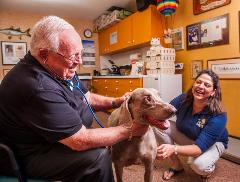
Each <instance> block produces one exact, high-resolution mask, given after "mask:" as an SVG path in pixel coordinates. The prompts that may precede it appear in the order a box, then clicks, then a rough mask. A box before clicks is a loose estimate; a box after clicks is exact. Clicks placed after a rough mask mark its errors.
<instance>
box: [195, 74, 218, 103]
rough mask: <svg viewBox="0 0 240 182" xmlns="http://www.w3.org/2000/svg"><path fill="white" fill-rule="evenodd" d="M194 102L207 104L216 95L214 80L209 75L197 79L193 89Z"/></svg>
mask: <svg viewBox="0 0 240 182" xmlns="http://www.w3.org/2000/svg"><path fill="white" fill-rule="evenodd" d="M192 94H193V97H194V101H202V102H205V101H207V100H208V98H209V97H210V96H213V95H214V94H215V90H214V89H213V81H212V78H211V77H210V76H209V75H208V74H202V75H201V76H199V77H198V78H197V80H196V81H195V82H194V84H193V87H192Z"/></svg>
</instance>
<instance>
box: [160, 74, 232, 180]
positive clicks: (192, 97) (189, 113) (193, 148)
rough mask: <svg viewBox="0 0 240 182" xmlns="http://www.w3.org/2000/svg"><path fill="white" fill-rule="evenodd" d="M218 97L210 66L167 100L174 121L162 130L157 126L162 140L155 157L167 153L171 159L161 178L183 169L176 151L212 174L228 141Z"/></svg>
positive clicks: (196, 167)
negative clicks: (187, 87)
mask: <svg viewBox="0 0 240 182" xmlns="http://www.w3.org/2000/svg"><path fill="white" fill-rule="evenodd" d="M221 100H222V97H221V88H220V85H219V78H218V76H217V75H216V73H214V72H213V71H212V70H203V71H201V72H200V73H198V75H197V77H196V79H195V82H194V84H193V86H192V87H191V88H190V89H189V90H188V91H187V93H186V94H182V95H179V96H178V97H176V98H175V99H173V100H172V101H171V102H170V103H171V104H172V105H173V106H175V107H176V109H177V112H176V117H177V121H176V122H171V125H170V129H169V130H168V131H167V132H164V134H163V133H162V132H161V131H160V130H159V136H158V137H159V138H160V140H161V142H162V143H163V144H162V145H160V146H159V148H158V155H157V156H158V158H159V159H165V158H167V157H169V158H170V160H171V161H172V166H171V168H170V169H168V170H166V171H165V172H164V174H163V179H165V180H169V179H171V178H172V177H173V176H174V175H175V174H177V173H178V172H180V171H182V169H183V165H182V164H181V162H180V160H179V158H178V155H183V156H188V157H190V158H189V160H188V161H189V162H188V164H190V167H191V168H192V169H193V171H195V172H196V173H197V174H198V175H200V176H202V177H210V176H211V175H212V173H213V172H214V170H215V164H216V162H217V161H218V159H219V157H220V156H221V155H222V154H223V152H224V151H225V149H226V148H227V144H228V132H227V129H226V127H225V126H226V122H227V116H226V113H225V111H224V109H223V106H222V103H221ZM166 133H167V134H166ZM174 143H177V144H178V145H177V146H176V145H174ZM209 166H211V167H209Z"/></svg>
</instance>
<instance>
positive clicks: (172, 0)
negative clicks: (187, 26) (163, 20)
mask: <svg viewBox="0 0 240 182" xmlns="http://www.w3.org/2000/svg"><path fill="white" fill-rule="evenodd" d="M178 5H179V0H157V10H158V11H159V12H160V13H161V14H163V15H164V16H170V15H171V14H172V13H175V11H176V9H177V7H178Z"/></svg>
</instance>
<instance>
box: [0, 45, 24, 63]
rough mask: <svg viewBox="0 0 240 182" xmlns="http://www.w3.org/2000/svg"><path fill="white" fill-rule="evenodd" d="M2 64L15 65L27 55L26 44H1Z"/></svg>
mask: <svg viewBox="0 0 240 182" xmlns="http://www.w3.org/2000/svg"><path fill="white" fill-rule="evenodd" d="M1 51H2V64H3V65H12V64H17V62H18V61H20V59H22V58H23V57H24V55H25V54H26V53H27V43H26V42H1Z"/></svg>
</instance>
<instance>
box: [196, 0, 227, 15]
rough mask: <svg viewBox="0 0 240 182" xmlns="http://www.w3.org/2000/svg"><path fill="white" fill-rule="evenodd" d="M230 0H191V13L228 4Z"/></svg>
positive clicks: (202, 11)
mask: <svg viewBox="0 0 240 182" xmlns="http://www.w3.org/2000/svg"><path fill="white" fill-rule="evenodd" d="M230 2H231V0H193V14H194V15H198V14H200V13H204V12H206V11H209V10H212V9H215V8H219V7H221V6H224V5H227V4H230Z"/></svg>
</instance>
